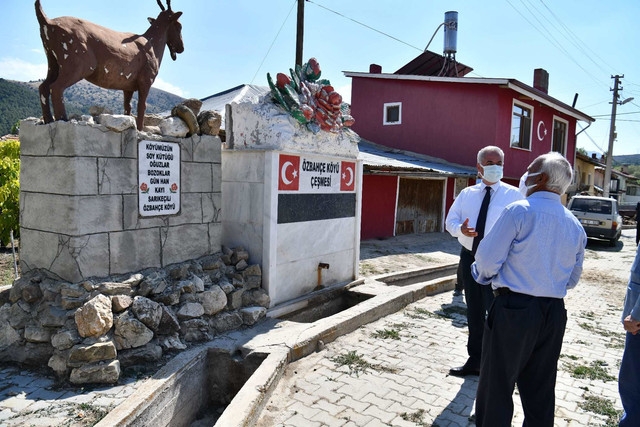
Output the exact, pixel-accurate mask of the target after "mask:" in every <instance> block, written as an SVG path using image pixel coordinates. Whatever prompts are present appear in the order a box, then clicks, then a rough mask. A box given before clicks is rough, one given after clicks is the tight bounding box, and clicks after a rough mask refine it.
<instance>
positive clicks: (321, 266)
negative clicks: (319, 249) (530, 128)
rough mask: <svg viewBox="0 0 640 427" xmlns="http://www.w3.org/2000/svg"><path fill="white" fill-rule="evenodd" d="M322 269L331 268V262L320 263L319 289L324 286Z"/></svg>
mask: <svg viewBox="0 0 640 427" xmlns="http://www.w3.org/2000/svg"><path fill="white" fill-rule="evenodd" d="M322 269H326V270H328V269H329V264H327V263H326V262H321V263H319V264H318V289H320V288H321V287H322Z"/></svg>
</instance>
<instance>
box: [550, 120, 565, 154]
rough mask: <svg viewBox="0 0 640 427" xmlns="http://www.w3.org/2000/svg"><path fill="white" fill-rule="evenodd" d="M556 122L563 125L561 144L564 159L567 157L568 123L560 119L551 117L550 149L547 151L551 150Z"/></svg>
mask: <svg viewBox="0 0 640 427" xmlns="http://www.w3.org/2000/svg"><path fill="white" fill-rule="evenodd" d="M556 121H558V122H561V123H564V126H565V133H564V142H563V151H564V152H563V153H560V154H562V155H563V156H564V157H567V145H568V144H569V122H568V121H567V120H565V119H563V118H562V117H559V116H553V122H552V124H551V128H552V130H551V147H550V148H549V151H551V150H553V140H554V139H555V133H556Z"/></svg>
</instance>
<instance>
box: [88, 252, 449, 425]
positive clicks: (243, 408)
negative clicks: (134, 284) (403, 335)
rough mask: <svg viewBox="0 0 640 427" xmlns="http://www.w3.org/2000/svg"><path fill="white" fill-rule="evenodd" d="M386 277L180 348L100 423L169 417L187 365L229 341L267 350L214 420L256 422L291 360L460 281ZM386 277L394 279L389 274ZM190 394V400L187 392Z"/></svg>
mask: <svg viewBox="0 0 640 427" xmlns="http://www.w3.org/2000/svg"><path fill="white" fill-rule="evenodd" d="M456 267H457V264H452V265H450V266H445V267H437V268H436V269H429V268H427V269H416V270H412V271H410V272H407V273H406V275H405V276H403V274H402V273H401V274H395V275H390V276H394V277H396V278H397V277H402V280H405V279H407V277H409V278H411V280H419V279H418V278H419V277H420V274H422V275H423V277H430V276H429V275H433V274H437V273H434V270H436V271H437V272H440V273H444V272H447V271H450V269H451V268H453V269H454V270H455V268H456ZM384 277H386V276H379V277H377V278H376V279H366V280H364V283H362V284H360V285H358V286H355V287H353V288H350V289H349V292H358V293H363V294H367V295H372V298H370V299H368V300H365V301H362V302H360V303H359V304H357V305H355V306H353V307H351V308H349V309H347V310H344V311H342V312H340V313H337V314H334V315H332V316H328V317H326V318H323V319H320V320H317V321H315V322H313V323H311V324H300V323H295V322H289V321H280V322H281V323H282V325H283V326H282V328H280V331H274V332H276V333H275V334H273V333H266V334H265V333H264V332H265V331H262V332H263V333H260V331H259V330H246V331H240V332H234V333H231V334H230V335H229V336H227V337H225V338H223V339H221V340H215V341H214V342H212V343H210V344H207V345H205V346H201V347H198V348H194V349H192V350H190V351H187V352H184V353H182V354H179V355H178V356H176V357H175V358H174V359H172V360H171V361H170V362H169V363H168V364H167V365H165V366H164V367H163V368H162V369H161V370H160V371H158V372H157V373H156V374H155V375H154V376H153V377H152V378H150V379H148V380H147V381H146V382H145V383H144V384H142V385H141V386H140V387H139V388H138V389H137V390H136V393H135V394H134V395H132V396H130V397H129V398H127V399H126V400H125V401H124V402H123V403H121V404H120V405H118V406H117V407H116V408H115V409H113V410H112V411H110V412H109V414H108V415H107V416H106V417H105V418H103V419H102V420H101V421H100V422H99V423H98V424H96V427H107V426H113V425H118V426H123V427H124V426H134V425H147V422H153V423H154V425H158V424H157V423H158V422H162V421H164V422H169V421H170V420H167V419H163V418H161V417H158V414H159V413H162V412H163V409H164V408H166V407H177V406H178V405H180V403H179V401H180V400H185V396H180V392H181V387H182V382H183V381H185V380H188V379H189V376H190V373H189V370H190V369H192V368H194V366H195V365H197V364H202V363H204V362H203V361H204V359H206V354H207V351H208V350H209V349H212V348H218V349H219V348H221V347H226V348H227V350H228V351H230V353H233V352H234V350H235V351H236V352H237V351H240V352H242V353H243V354H245V355H246V354H248V353H252V352H259V353H265V354H267V357H266V359H265V360H264V361H263V362H262V363H261V364H260V366H259V367H258V369H257V370H256V371H255V372H254V373H253V374H252V375H251V376H250V378H249V379H248V380H247V381H246V382H245V384H244V385H243V386H242V388H241V389H240V391H239V392H238V393H237V394H236V396H235V397H234V398H233V400H232V402H231V403H230V404H229V405H228V406H227V408H226V409H225V411H224V412H223V414H222V415H221V416H220V418H219V419H218V422H217V423H216V426H224V427H235V426H251V425H254V424H255V422H256V420H257V419H258V417H259V415H260V413H261V411H262V409H263V407H264V405H265V404H266V402H267V401H268V399H269V397H270V395H271V393H272V392H273V390H274V388H275V386H276V385H277V383H278V381H279V379H280V378H281V377H282V375H283V374H284V371H285V369H286V367H287V365H288V363H290V362H292V361H295V360H297V359H299V358H301V357H304V356H307V355H309V354H312V353H313V352H315V351H317V350H318V349H319V348H320V349H321V348H322V347H323V346H324V344H326V343H329V342H331V341H333V340H335V339H336V338H337V337H339V336H342V335H345V334H348V333H350V332H352V331H354V330H356V329H357V328H359V327H360V326H362V325H364V324H367V323H370V322H373V321H375V320H378V319H380V318H382V317H384V316H387V315H389V314H391V313H395V312H397V311H399V310H401V309H402V308H403V307H405V306H406V305H408V304H410V303H412V302H415V301H417V300H419V299H422V298H424V297H425V296H428V295H433V294H436V293H440V292H444V291H447V290H452V289H453V288H454V285H455V282H456V276H455V275H449V276H445V277H440V278H436V279H432V280H429V281H426V282H420V283H415V284H411V285H406V286H402V287H399V286H393V285H391V286H390V285H387V284H385V282H382V281H380V278H384ZM386 279H387V280H391V281H393V280H392V279H390V278H389V277H386ZM399 280H400V279H398V280H397V282H399ZM348 287H349V285H347V288H348ZM274 321H277V320H274ZM266 323H268V322H266ZM267 327H268V325H267ZM181 398H182V399H181ZM186 399H187V400H189V396H186Z"/></svg>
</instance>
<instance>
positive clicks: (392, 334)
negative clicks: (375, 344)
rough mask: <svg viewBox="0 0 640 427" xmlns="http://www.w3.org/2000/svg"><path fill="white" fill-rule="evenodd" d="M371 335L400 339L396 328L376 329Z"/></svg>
mask: <svg viewBox="0 0 640 427" xmlns="http://www.w3.org/2000/svg"><path fill="white" fill-rule="evenodd" d="M371 336H372V337H373V338H382V339H392V340H399V339H400V333H399V332H398V330H397V329H382V330H380V329H378V330H377V331H375V332H374V333H372V334H371Z"/></svg>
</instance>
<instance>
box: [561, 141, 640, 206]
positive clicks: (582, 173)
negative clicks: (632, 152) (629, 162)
mask: <svg viewBox="0 0 640 427" xmlns="http://www.w3.org/2000/svg"><path fill="white" fill-rule="evenodd" d="M574 169H575V172H576V173H575V175H574V183H573V185H572V186H571V187H569V190H568V194H569V196H570V197H572V196H574V195H575V194H588V195H590V196H602V195H603V184H604V174H605V169H606V160H605V159H604V157H602V158H598V157H597V156H596V155H595V154H592V155H591V157H589V156H586V155H584V154H582V153H579V152H578V153H576V163H575V167H574ZM609 197H613V198H614V199H616V200H618V204H619V205H620V209H621V210H623V211H624V213H625V215H627V216H631V215H632V214H633V215H635V206H636V204H637V203H638V202H640V184H639V183H638V178H636V177H635V176H633V175H631V174H629V173H628V172H627V170H626V169H625V167H622V170H620V171H619V170H616V169H612V170H611V180H610V186H609Z"/></svg>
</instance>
